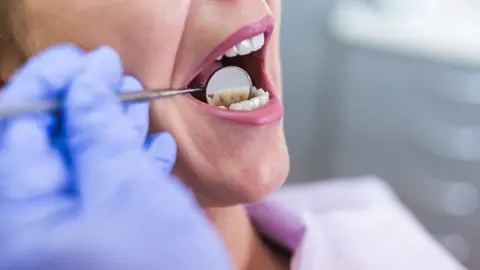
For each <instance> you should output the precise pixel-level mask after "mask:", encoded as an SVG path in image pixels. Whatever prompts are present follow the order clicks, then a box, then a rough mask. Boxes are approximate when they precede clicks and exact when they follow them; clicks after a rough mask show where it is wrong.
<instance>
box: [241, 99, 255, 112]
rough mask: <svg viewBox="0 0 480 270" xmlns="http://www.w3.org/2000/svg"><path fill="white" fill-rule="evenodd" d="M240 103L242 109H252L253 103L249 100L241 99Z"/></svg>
mask: <svg viewBox="0 0 480 270" xmlns="http://www.w3.org/2000/svg"><path fill="white" fill-rule="evenodd" d="M240 104H242V107H243V110H244V111H251V110H252V109H253V104H252V102H250V100H245V101H242V102H241V103H240Z"/></svg>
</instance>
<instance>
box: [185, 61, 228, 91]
mask: <svg viewBox="0 0 480 270" xmlns="http://www.w3.org/2000/svg"><path fill="white" fill-rule="evenodd" d="M222 67H223V64H222V63H221V62H220V61H215V62H213V63H211V64H210V65H208V66H207V67H206V68H205V69H204V70H203V71H202V72H200V74H198V75H197V77H195V79H193V81H192V82H191V83H190V87H204V86H205V85H207V82H208V79H209V78H210V77H211V76H212V74H213V73H214V72H215V71H217V70H219V69H220V68H222Z"/></svg>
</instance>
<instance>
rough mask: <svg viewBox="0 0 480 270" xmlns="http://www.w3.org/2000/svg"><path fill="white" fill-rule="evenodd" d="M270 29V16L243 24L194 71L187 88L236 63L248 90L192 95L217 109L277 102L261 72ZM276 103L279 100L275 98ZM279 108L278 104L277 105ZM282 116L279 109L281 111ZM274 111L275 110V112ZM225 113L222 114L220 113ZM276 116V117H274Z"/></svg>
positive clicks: (236, 109)
mask: <svg viewBox="0 0 480 270" xmlns="http://www.w3.org/2000/svg"><path fill="white" fill-rule="evenodd" d="M272 31H273V18H272V17H271V16H268V17H266V18H264V19H263V20H261V21H259V22H256V23H252V24H250V25H247V26H245V27H243V28H242V29H240V30H239V31H237V32H236V33H234V34H233V35H232V36H230V37H229V38H228V39H227V40H226V41H225V42H224V43H222V44H220V45H219V46H218V47H217V48H216V49H215V50H214V51H213V52H212V53H211V54H210V55H209V56H207V57H206V58H205V61H204V63H203V64H202V65H201V66H200V69H199V70H197V73H196V77H195V78H194V79H193V80H192V81H191V82H190V83H189V84H188V87H189V88H204V89H205V86H206V84H207V83H208V81H209V79H210V77H211V76H212V75H213V74H215V72H216V71H218V70H219V69H221V68H223V67H228V66H236V67H240V68H241V69H243V70H245V71H246V72H247V73H248V75H249V76H250V78H251V80H252V85H253V86H252V89H249V90H248V89H247V92H245V89H242V90H243V91H239V89H231V90H229V91H221V92H218V93H216V94H215V95H214V96H213V95H211V96H210V95H209V97H207V95H206V92H205V91H203V92H196V93H194V94H192V96H193V97H194V98H195V99H196V100H198V101H200V103H203V104H202V105H206V106H208V107H210V109H211V111H214V112H218V111H219V110H222V111H225V112H229V111H230V112H237V113H238V112H239V111H242V112H253V111H259V110H261V109H263V110H264V111H266V110H265V107H268V106H269V105H271V104H272V103H274V102H273V101H277V100H276V98H275V95H274V94H273V93H272V89H271V88H272V87H271V84H270V82H269V80H268V76H267V75H266V72H265V67H264V66H265V65H264V64H265V61H264V60H265V56H266V50H265V48H266V46H267V44H268V41H269V38H270V36H271V34H272ZM276 103H279V102H278V101H277V102H276ZM280 107H281V105H280ZM280 111H281V113H280V114H281V115H280V117H281V116H283V110H281V109H280ZM277 114H278V113H277ZM223 115H225V114H223ZM277 118H278V117H277Z"/></svg>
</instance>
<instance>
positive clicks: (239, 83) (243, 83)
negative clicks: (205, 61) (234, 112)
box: [205, 66, 252, 108]
mask: <svg viewBox="0 0 480 270" xmlns="http://www.w3.org/2000/svg"><path fill="white" fill-rule="evenodd" d="M251 88H252V80H251V79H250V76H249V75H248V73H247V72H246V71H245V70H243V69H241V68H239V67H236V66H228V67H223V68H221V69H219V70H217V71H216V72H215V73H213V75H212V76H211V77H210V79H209V81H208V83H207V87H206V89H205V90H206V95H207V102H208V103H209V104H210V105H215V106H218V107H226V108H228V107H229V106H230V105H231V104H232V103H235V102H239V101H243V100H247V99H248V98H249V96H250V90H251Z"/></svg>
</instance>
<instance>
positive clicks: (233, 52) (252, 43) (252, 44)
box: [217, 34, 265, 60]
mask: <svg viewBox="0 0 480 270" xmlns="http://www.w3.org/2000/svg"><path fill="white" fill-rule="evenodd" d="M263 45H265V35H264V34H260V35H257V36H255V37H253V38H249V39H245V40H244V41H242V42H240V43H238V44H237V45H235V46H233V47H232V48H230V49H229V50H228V51H227V52H226V53H225V54H224V55H221V56H220V57H218V58H217V60H222V58H223V57H224V56H226V57H235V56H237V55H247V54H250V53H252V52H256V51H258V50H260V49H261V48H262V47H263Z"/></svg>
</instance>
